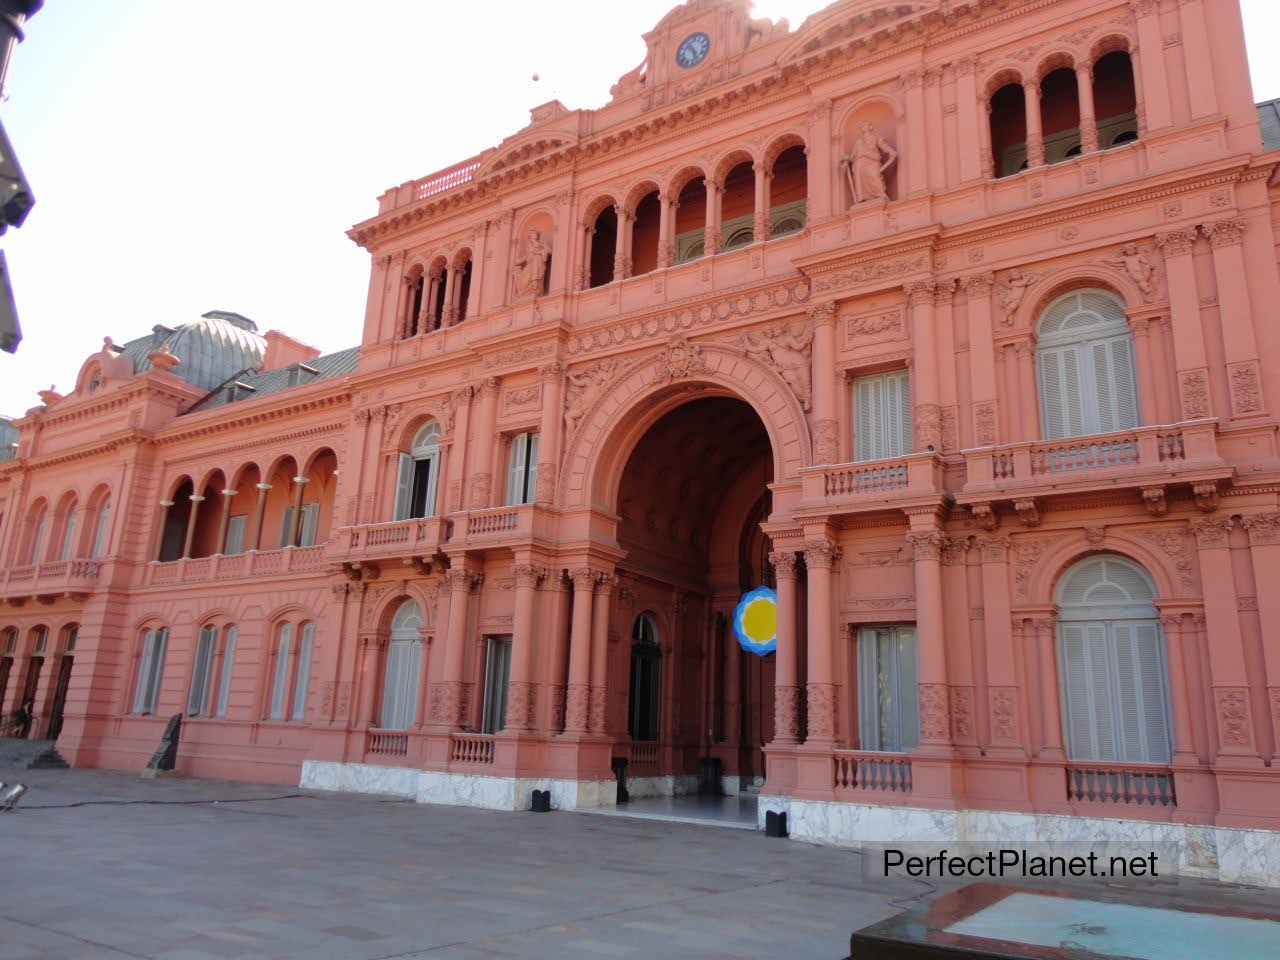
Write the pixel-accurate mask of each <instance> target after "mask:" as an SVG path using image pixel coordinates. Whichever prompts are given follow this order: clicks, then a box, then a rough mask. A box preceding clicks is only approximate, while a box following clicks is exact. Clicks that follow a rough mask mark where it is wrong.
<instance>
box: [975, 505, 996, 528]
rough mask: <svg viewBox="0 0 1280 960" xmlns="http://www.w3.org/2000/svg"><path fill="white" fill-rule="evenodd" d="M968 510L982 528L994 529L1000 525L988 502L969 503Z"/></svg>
mask: <svg viewBox="0 0 1280 960" xmlns="http://www.w3.org/2000/svg"><path fill="white" fill-rule="evenodd" d="M969 512H970V513H972V514H973V519H974V520H975V521H976V522H977V524H978V526H980V527H981V528H982V529H983V530H995V529H996V527H998V526H1000V517H999V515H998V514H997V513H996V511H995V507H994V506H993V505H992V504H990V503H971V504H969Z"/></svg>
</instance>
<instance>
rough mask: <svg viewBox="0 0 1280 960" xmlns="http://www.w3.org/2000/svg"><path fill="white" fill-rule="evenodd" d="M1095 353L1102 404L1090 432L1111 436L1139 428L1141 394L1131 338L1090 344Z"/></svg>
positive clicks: (1095, 367)
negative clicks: (1137, 382)
mask: <svg viewBox="0 0 1280 960" xmlns="http://www.w3.org/2000/svg"><path fill="white" fill-rule="evenodd" d="M1089 349H1090V351H1091V353H1092V354H1093V358H1092V359H1093V375H1094V387H1095V391H1094V392H1095V395H1096V396H1097V401H1098V422H1097V424H1096V426H1094V425H1092V424H1086V425H1085V426H1086V428H1087V429H1088V428H1092V429H1089V432H1097V433H1110V432H1112V431H1114V430H1132V429H1133V428H1135V427H1136V426H1138V393H1137V389H1136V386H1135V384H1134V373H1133V345H1132V344H1131V343H1130V341H1129V338H1128V337H1116V338H1115V339H1112V340H1105V341H1103V342H1101V343H1094V344H1091V345H1090V348H1089Z"/></svg>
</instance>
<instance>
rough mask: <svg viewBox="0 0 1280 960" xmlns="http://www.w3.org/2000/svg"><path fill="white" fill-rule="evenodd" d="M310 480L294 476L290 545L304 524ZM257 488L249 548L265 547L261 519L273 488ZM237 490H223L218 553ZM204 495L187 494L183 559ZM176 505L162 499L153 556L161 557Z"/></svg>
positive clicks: (224, 540)
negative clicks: (188, 507)
mask: <svg viewBox="0 0 1280 960" xmlns="http://www.w3.org/2000/svg"><path fill="white" fill-rule="evenodd" d="M309 482H310V478H309V477H294V478H293V484H294V489H293V513H292V516H291V518H290V523H289V530H288V531H287V534H288V536H287V540H286V542H287V543H288V544H289V545H290V546H296V545H297V543H298V533H299V531H300V530H301V524H302V494H303V490H304V489H305V488H306V485H307V484H308V483H309ZM257 489H258V502H257V504H256V506H255V508H254V520H253V532H252V534H251V535H250V537H249V545H247V546H246V549H248V550H260V549H262V521H263V517H264V515H265V513H266V507H267V491H269V490H270V489H271V484H269V483H259V484H258V485H257ZM237 493H238V491H236V490H231V489H227V490H222V491H221V495H222V514H221V517H220V518H219V520H218V542H217V546H216V548H215V550H214V551H213V552H214V553H215V554H221V553H224V552H225V551H226V548H227V530H228V529H229V527H230V526H231V501H232V500H233V499H234V498H235V496H236V494H237ZM205 499H206V498H205V497H203V496H201V495H200V494H194V493H193V494H192V495H191V496H190V497H189V498H188V502H189V503H190V504H191V512H190V513H189V514H188V515H187V530H186V534H185V536H184V538H183V543H182V559H184V560H188V559H190V558H191V550H192V547H193V545H194V543H195V535H196V523H197V520H198V518H199V514H200V505H201V504H202V503H204V502H205ZM173 505H174V501H172V500H161V501H160V519H159V523H158V525H157V531H156V541H155V546H154V549H153V551H152V556H154V557H155V558H156V559H157V560H158V559H160V550H161V547H162V546H163V544H164V529H165V521H166V520H167V519H168V516H169V509H170V508H171V507H173Z"/></svg>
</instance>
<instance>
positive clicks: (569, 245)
mask: <svg viewBox="0 0 1280 960" xmlns="http://www.w3.org/2000/svg"><path fill="white" fill-rule="evenodd" d="M556 207H557V208H558V209H557V211H556V232H555V238H554V239H553V240H552V241H551V263H550V264H549V265H548V270H549V271H550V276H551V279H550V282H549V283H548V284H547V292H548V293H555V294H561V293H564V292H565V291H566V290H568V289H569V288H570V283H571V271H570V269H569V267H570V266H571V265H572V263H573V237H574V234H575V233H576V232H577V231H576V230H575V229H574V226H573V191H572V190H564V191H562V192H561V193H558V194H557V195H556ZM510 275H511V270H510V267H509V266H508V268H507V270H506V273H505V276H504V277H503V284H504V289H506V287H505V284H506V283H507V280H506V277H509V276H510Z"/></svg>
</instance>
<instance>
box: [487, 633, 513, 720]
mask: <svg viewBox="0 0 1280 960" xmlns="http://www.w3.org/2000/svg"><path fill="white" fill-rule="evenodd" d="M510 674H511V637H509V636H507V637H490V638H489V643H488V650H487V655H486V656H485V668H484V713H483V716H482V717H481V718H480V732H481V733H497V732H498V731H499V730H501V729H502V728H503V727H504V726H506V723H507V679H508V677H509V676H510Z"/></svg>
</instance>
